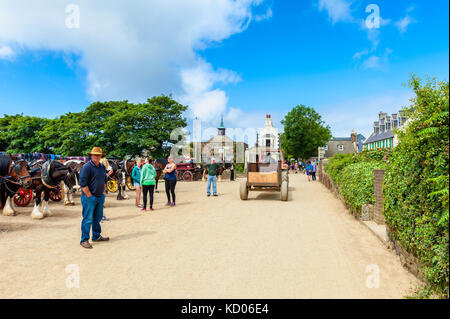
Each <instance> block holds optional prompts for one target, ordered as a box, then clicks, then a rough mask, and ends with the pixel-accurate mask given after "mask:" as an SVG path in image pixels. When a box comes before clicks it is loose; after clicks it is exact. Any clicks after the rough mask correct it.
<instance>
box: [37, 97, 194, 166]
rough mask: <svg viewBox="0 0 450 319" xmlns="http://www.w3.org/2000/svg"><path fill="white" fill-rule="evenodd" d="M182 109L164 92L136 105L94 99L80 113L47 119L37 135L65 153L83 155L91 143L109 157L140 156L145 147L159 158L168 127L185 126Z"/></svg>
mask: <svg viewBox="0 0 450 319" xmlns="http://www.w3.org/2000/svg"><path fill="white" fill-rule="evenodd" d="M186 109H187V106H184V105H182V104H180V103H178V102H176V101H175V100H173V99H172V97H171V96H165V95H162V96H156V97H153V98H151V99H148V100H147V102H146V103H139V104H133V103H129V102H128V101H110V102H95V103H93V104H91V105H90V106H88V107H87V108H86V110H85V111H84V112H80V113H68V114H66V115H63V116H61V117H60V118H58V119H55V120H51V121H50V122H49V123H48V124H47V125H46V126H45V127H44V128H43V130H42V131H41V132H39V136H40V137H41V139H42V140H43V141H45V146H46V147H47V148H50V149H52V150H53V152H54V153H57V154H61V155H65V156H69V155H83V154H86V153H87V151H89V150H90V149H91V148H92V147H93V146H101V147H102V148H103V149H104V151H105V152H107V153H108V155H111V156H118V157H123V156H125V155H141V154H142V152H143V151H144V150H149V151H150V153H151V154H152V155H153V156H154V157H161V156H166V155H167V154H168V152H169V147H170V142H171V141H170V133H171V132H172V130H174V129H175V128H178V127H181V128H182V127H185V126H186V125H187V123H186V119H185V118H184V117H183V113H184V111H186Z"/></svg>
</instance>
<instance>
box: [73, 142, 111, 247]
mask: <svg viewBox="0 0 450 319" xmlns="http://www.w3.org/2000/svg"><path fill="white" fill-rule="evenodd" d="M88 155H89V156H90V157H91V160H90V161H89V162H87V163H86V164H85V165H84V166H83V168H82V169H81V172H80V186H81V190H82V194H81V205H82V206H83V220H82V221H81V241H80V245H81V246H82V247H84V248H92V245H91V244H90V243H89V237H90V233H91V225H92V241H94V242H97V241H108V240H109V238H108V237H102V235H101V234H100V233H101V231H102V229H101V227H100V222H101V220H102V217H103V204H104V203H105V194H104V192H105V186H106V169H105V166H104V165H103V164H101V163H100V159H101V158H103V157H105V156H106V154H105V153H103V151H102V149H101V148H100V147H94V148H92V151H91V152H89V153H88Z"/></svg>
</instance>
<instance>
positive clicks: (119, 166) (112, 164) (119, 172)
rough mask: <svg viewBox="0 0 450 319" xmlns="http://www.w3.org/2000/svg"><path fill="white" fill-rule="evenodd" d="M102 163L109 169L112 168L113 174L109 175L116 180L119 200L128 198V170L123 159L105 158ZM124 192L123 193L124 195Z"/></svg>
mask: <svg viewBox="0 0 450 319" xmlns="http://www.w3.org/2000/svg"><path fill="white" fill-rule="evenodd" d="M102 164H103V165H105V164H107V165H105V168H106V170H107V171H110V170H112V171H113V172H112V174H111V175H109V177H108V178H109V179H111V180H113V181H115V182H116V183H117V186H118V188H119V194H117V200H124V199H128V198H129V197H128V195H127V193H126V190H125V185H126V172H125V169H124V165H123V161H120V160H115V159H107V160H103V161H102ZM122 192H123V195H122Z"/></svg>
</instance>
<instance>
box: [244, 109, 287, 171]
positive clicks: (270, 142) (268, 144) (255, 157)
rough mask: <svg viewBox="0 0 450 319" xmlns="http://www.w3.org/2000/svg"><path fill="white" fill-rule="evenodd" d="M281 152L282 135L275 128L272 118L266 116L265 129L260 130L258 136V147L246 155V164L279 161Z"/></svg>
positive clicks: (268, 115) (251, 149)
mask: <svg viewBox="0 0 450 319" xmlns="http://www.w3.org/2000/svg"><path fill="white" fill-rule="evenodd" d="M279 150H280V133H279V132H278V129H277V128H276V127H274V126H273V122H272V116H271V115H270V114H267V115H266V121H265V123H264V127H263V128H260V129H258V134H257V136H256V145H255V146H254V147H252V148H250V149H249V150H248V151H247V152H246V153H245V160H246V162H260V161H265V160H269V158H272V159H273V160H278V151H279Z"/></svg>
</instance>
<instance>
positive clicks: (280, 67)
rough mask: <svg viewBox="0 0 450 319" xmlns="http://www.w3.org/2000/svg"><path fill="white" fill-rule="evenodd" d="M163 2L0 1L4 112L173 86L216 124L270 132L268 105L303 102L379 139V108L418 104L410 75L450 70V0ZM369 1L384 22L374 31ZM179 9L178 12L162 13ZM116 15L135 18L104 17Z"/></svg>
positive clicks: (336, 129)
mask: <svg viewBox="0 0 450 319" xmlns="http://www.w3.org/2000/svg"><path fill="white" fill-rule="evenodd" d="M99 2H101V1H99ZM175 2H177V1H175ZM238 2H239V1H238ZM69 3H75V4H77V3H79V16H80V18H81V24H80V26H79V28H67V27H61V25H63V23H64V21H66V20H64V19H66V18H67V16H68V13H67V11H65V9H67V7H66V6H67V4H69ZM107 3H110V2H107ZM112 3H114V1H113V2H112ZM130 3H131V2H130ZM155 3H157V4H155ZM155 3H153V4H151V5H150V7H149V8H147V7H146V5H144V4H142V3H141V2H139V3H138V2H136V8H135V9H129V8H127V9H124V8H123V7H121V5H120V4H119V3H114V4H112V5H110V8H109V9H107V10H104V9H103V11H101V10H102V9H101V3H100V4H98V6H96V5H93V4H89V2H85V1H78V2H77V1H66V2H65V1H61V4H59V5H57V6H56V5H55V4H54V2H52V1H43V2H42V3H41V4H42V5H41V6H38V7H36V8H34V9H35V10H36V11H37V14H36V16H43V15H48V17H50V18H41V19H38V18H36V17H35V16H34V17H30V16H26V14H25V13H24V9H26V8H27V7H29V6H30V4H28V3H27V2H26V1H23V2H21V1H5V0H0V12H2V13H0V113H1V114H4V113H6V114H14V113H24V114H27V115H36V116H46V117H56V116H58V115H61V114H63V113H65V112H69V111H70V112H76V111H80V110H83V109H84V108H85V107H86V106H87V105H89V104H90V103H91V102H92V101H96V100H110V99H128V100H131V101H140V100H143V99H144V98H145V97H150V96H152V95H158V94H160V93H165V94H169V93H172V94H173V96H174V97H175V98H176V99H177V100H179V101H180V102H182V103H187V104H189V105H191V106H192V112H190V113H188V114H187V116H188V117H191V118H192V117H194V116H197V117H200V118H201V119H202V120H204V121H205V122H206V123H209V124H210V125H215V123H216V122H218V118H219V116H220V114H224V116H225V124H226V126H230V127H259V126H261V125H263V122H264V117H265V114H266V113H271V114H272V117H273V118H274V120H275V123H276V125H277V126H278V127H279V128H280V129H282V127H281V125H280V124H279V121H280V120H281V119H282V117H283V116H284V115H285V114H286V113H287V112H288V111H289V110H290V109H291V108H292V107H293V106H295V105H297V104H304V105H307V106H311V107H314V108H315V109H316V110H317V111H318V112H319V113H320V114H321V115H322V116H323V118H324V119H325V121H326V122H327V124H329V125H330V127H331V129H332V132H333V134H334V135H335V136H348V135H349V133H350V131H351V130H352V129H355V130H356V131H357V132H361V133H363V134H364V135H366V136H368V134H370V132H371V125H372V122H373V121H374V120H375V119H376V117H377V113H378V112H379V111H381V110H383V111H387V112H395V111H397V110H398V109H400V108H401V106H402V105H405V104H407V103H408V99H409V98H410V96H411V92H410V90H409V89H408V88H407V87H405V86H404V84H405V83H406V82H407V80H408V78H409V73H411V72H414V73H416V74H417V75H419V76H422V77H423V76H425V75H430V76H435V77H437V78H438V79H439V80H448V77H449V75H448V74H449V73H448V72H449V71H448V67H449V66H448V59H449V42H448V37H449V34H448V30H449V18H448V9H449V8H448V1H444V0H436V1H434V2H433V5H430V2H427V1H402V0H398V1H373V0H372V1H359V0H354V1H350V0H307V1H306V0H305V1H299V0H297V1H286V0H283V1H280V0H273V1H262V0H253V1H252V0H243V1H242V2H241V3H239V4H236V3H234V4H233V3H231V2H230V3H228V1H227V0H217V1H216V0H211V2H210V3H209V4H208V5H206V6H205V5H204V2H202V1H199V0H193V1H192V2H189V1H184V2H183V1H180V2H177V3H173V4H172V5H173V6H172V7H171V8H168V7H166V6H165V5H164V1H161V2H160V1H155ZM186 3H189V4H190V6H189V7H185V6H186ZM369 4H376V5H377V6H378V8H379V10H380V11H379V12H380V16H381V25H380V27H379V28H374V29H367V27H366V24H365V19H366V17H367V16H368V15H369V14H370V13H366V12H365V10H366V7H367V5H369ZM2 9H3V10H2ZM28 9H30V8H28ZM169 9H170V10H173V11H172V12H174V13H170V14H171V15H175V18H174V19H171V18H167V17H164V14H165V13H166V12H171V11H170V10H169ZM127 10H128V11H127ZM146 10H148V11H146ZM190 10H191V11H190ZM36 11H34V12H36ZM153 13H154V16H152V15H151V14H153ZM69 14H70V12H69ZM106 14H110V15H111V16H112V17H117V16H119V17H120V19H115V20H114V21H116V20H119V21H125V22H124V23H122V24H121V23H119V22H111V23H110V25H107V26H106V27H105V26H104V25H105V24H104V23H103V24H100V23H99V24H95V22H94V21H95V20H99V18H98V17H99V15H101V16H103V15H106ZM141 14H142V15H144V16H143V17H142V15H141ZM2 17H3V18H4V19H3V20H5V19H6V20H7V18H9V19H10V20H11V21H13V23H11V21H9V23H8V24H6V23H5V24H3V25H2V22H1V21H2ZM22 19H23V21H25V20H26V21H27V23H25V26H24V27H23V26H22V27H18V26H17V28H15V25H14V23H22V24H23V21H21V20H22ZM158 19H160V20H158ZM105 21H111V19H110V18H108V19H107V20H105ZM100 22H101V21H100ZM66 26H67V24H66ZM5 28H9V30H8V29H5ZM13 28H15V29H13Z"/></svg>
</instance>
